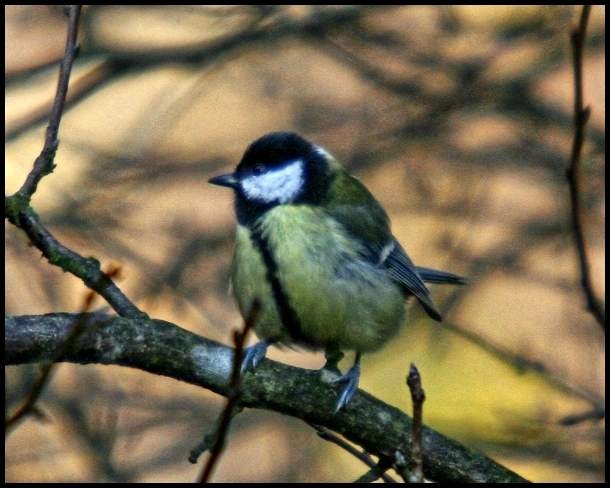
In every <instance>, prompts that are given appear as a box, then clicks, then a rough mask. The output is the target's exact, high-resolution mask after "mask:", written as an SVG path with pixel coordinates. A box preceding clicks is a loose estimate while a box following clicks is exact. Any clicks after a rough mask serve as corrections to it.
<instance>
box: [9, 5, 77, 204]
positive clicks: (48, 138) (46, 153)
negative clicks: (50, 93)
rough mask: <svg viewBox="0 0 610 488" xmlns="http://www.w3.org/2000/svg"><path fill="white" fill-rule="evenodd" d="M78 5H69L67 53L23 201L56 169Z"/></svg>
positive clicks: (74, 43) (19, 192)
mask: <svg viewBox="0 0 610 488" xmlns="http://www.w3.org/2000/svg"><path fill="white" fill-rule="evenodd" d="M80 12H81V5H70V7H69V13H68V17H69V20H68V36H67V38H66V49H65V51H64V57H63V59H62V61H61V65H60V67H59V80H58V81H57V91H56V92H55V99H54V100H53V107H52V108H51V114H50V116H49V125H48V126H47V131H46V135H45V140H44V146H43V148H42V151H41V152H40V155H39V156H38V157H37V158H36V161H34V167H33V168H32V171H30V173H29V174H28V177H27V179H26V180H25V182H24V183H23V186H22V187H21V188H20V189H19V191H18V192H17V193H18V194H19V195H21V196H22V197H26V198H28V199H29V198H31V197H32V195H33V194H34V192H35V191H36V187H37V186H38V182H39V181H40V180H41V179H42V178H43V177H44V176H45V175H48V174H49V173H51V172H52V171H53V168H54V167H55V166H54V164H53V160H54V159H55V152H56V151H57V146H58V145H59V140H58V139H57V134H58V132H59V124H60V122H61V116H62V114H63V111H64V103H65V101H66V94H67V93H68V84H69V82H70V72H71V71H72V64H73V63H74V59H75V58H76V55H77V54H78V44H77V37H78V21H79V18H80Z"/></svg>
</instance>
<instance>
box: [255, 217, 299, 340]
mask: <svg viewBox="0 0 610 488" xmlns="http://www.w3.org/2000/svg"><path fill="white" fill-rule="evenodd" d="M250 230H251V234H250V235H251V237H252V241H253V242H254V245H255V246H256V247H257V248H258V250H259V251H260V253H261V255H262V257H263V261H264V263H265V268H266V275H267V281H268V282H269V284H270V285H271V291H272V292H273V299H274V300H275V304H276V306H277V309H278V312H279V314H280V319H281V321H282V323H283V324H284V327H286V329H287V330H288V333H289V334H290V337H291V338H292V339H293V340H295V341H298V342H302V343H308V342H309V341H307V339H306V338H305V337H304V336H303V333H302V331H301V324H300V321H299V317H298V316H297V314H296V312H295V311H294V309H293V308H292V307H291V306H290V301H289V300H288V296H287V295H286V293H285V292H284V288H283V287H282V284H281V283H280V280H279V279H278V277H277V271H278V270H277V263H276V262H275V258H274V257H273V253H272V252H271V249H270V247H269V243H268V242H267V240H266V239H265V238H264V237H263V236H262V234H261V232H260V230H259V229H257V228H254V229H252V228H251V229H250Z"/></svg>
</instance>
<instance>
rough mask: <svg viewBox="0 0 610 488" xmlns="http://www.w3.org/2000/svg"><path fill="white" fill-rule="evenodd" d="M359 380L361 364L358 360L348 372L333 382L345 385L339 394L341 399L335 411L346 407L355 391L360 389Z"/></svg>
mask: <svg viewBox="0 0 610 488" xmlns="http://www.w3.org/2000/svg"><path fill="white" fill-rule="evenodd" d="M359 380H360V364H359V363H358V362H356V363H355V364H354V365H353V366H352V367H351V368H350V370H349V371H348V372H347V373H345V374H344V375H343V376H340V377H339V378H336V379H334V380H333V381H332V383H339V384H341V385H344V386H343V389H342V390H341V395H340V396H339V401H337V405H336V407H335V413H337V412H338V411H339V410H341V409H342V408H344V407H345V406H346V405H347V404H348V403H349V402H350V400H351V399H352V397H353V396H354V393H356V390H357V389H358V382H359Z"/></svg>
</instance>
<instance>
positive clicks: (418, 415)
mask: <svg viewBox="0 0 610 488" xmlns="http://www.w3.org/2000/svg"><path fill="white" fill-rule="evenodd" d="M407 385H408V386H409V391H410V392H411V401H412V402H413V428H412V429H411V463H412V468H411V472H410V474H409V483H423V482H424V470H423V461H422V457H423V446H422V426H423V422H422V417H423V405H424V401H425V400H426V394H425V393H424V390H423V388H422V386H421V377H420V375H419V371H417V368H416V367H415V364H413V363H411V367H410V368H409V375H408V376H407Z"/></svg>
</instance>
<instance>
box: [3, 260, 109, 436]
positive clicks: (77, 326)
mask: <svg viewBox="0 0 610 488" xmlns="http://www.w3.org/2000/svg"><path fill="white" fill-rule="evenodd" d="M119 271H120V268H118V267H113V268H112V269H111V270H110V271H109V272H108V276H109V277H112V276H116V275H117V274H118V273H119ZM96 296H97V293H96V292H95V291H94V290H91V291H89V292H88V293H87V295H85V297H84V299H83V305H82V307H81V311H80V313H79V314H78V316H77V317H76V318H75V320H74V325H73V327H72V329H71V330H70V333H69V334H68V335H67V336H66V339H65V341H64V342H63V343H61V344H60V347H59V348H58V349H57V352H56V354H55V356H54V357H53V358H52V359H51V360H50V361H48V362H47V363H46V364H44V365H43V366H42V367H41V370H40V376H39V377H38V379H37V380H36V382H35V383H34V385H33V386H32V389H31V390H30V393H29V395H28V397H27V399H26V400H25V402H24V403H23V405H21V407H19V408H18V409H17V410H16V411H15V412H14V413H13V415H11V416H10V417H9V418H8V419H7V420H6V421H5V424H4V435H5V436H7V435H8V434H9V433H10V432H11V431H12V430H13V429H14V428H15V427H16V426H17V425H18V423H19V422H20V421H21V420H23V419H24V418H25V417H26V416H28V415H35V416H36V417H38V418H40V414H41V413H40V410H39V409H38V408H37V407H36V401H37V400H38V398H39V397H40V395H41V394H42V392H43V391H44V389H45V386H46V384H47V383H48V382H49V381H50V379H51V373H52V372H53V369H54V367H55V365H56V364H57V363H58V362H61V361H62V360H63V359H64V357H65V356H66V354H67V352H68V351H69V350H70V348H71V347H72V346H73V345H74V343H75V342H76V340H77V339H78V337H79V336H80V335H81V334H82V333H83V331H84V330H85V325H86V324H87V318H88V316H87V312H89V310H91V305H92V304H93V300H94V299H95V297H96ZM43 417H44V415H43Z"/></svg>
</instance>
